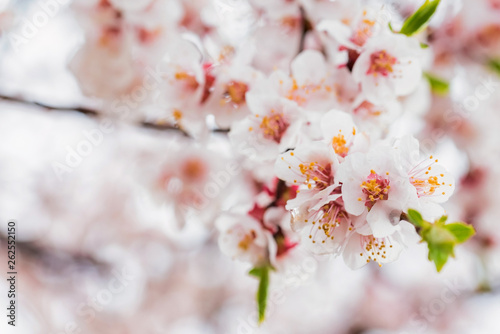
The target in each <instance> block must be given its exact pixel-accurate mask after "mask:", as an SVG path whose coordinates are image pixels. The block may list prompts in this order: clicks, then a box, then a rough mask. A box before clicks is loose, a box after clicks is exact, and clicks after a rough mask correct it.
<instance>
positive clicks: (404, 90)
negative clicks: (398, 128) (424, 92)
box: [352, 33, 422, 104]
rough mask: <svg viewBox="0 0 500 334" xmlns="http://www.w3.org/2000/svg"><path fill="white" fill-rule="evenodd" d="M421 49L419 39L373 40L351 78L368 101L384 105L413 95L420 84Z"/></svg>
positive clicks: (386, 37)
mask: <svg viewBox="0 0 500 334" xmlns="http://www.w3.org/2000/svg"><path fill="white" fill-rule="evenodd" d="M420 54H421V48H420V45H419V43H418V41H417V40H416V39H413V38H409V37H406V36H404V35H400V34H389V33H388V34H382V35H380V36H377V37H376V38H373V39H371V40H370V41H369V42H368V43H367V44H366V46H365V49H364V50H363V52H361V54H360V55H359V57H358V59H357V60H356V63H355V64H354V67H353V71H352V75H353V78H354V80H355V81H356V82H358V83H359V84H360V85H361V88H362V90H363V93H364V94H365V96H366V98H367V100H368V101H370V102H372V103H374V104H381V103H382V102H384V100H391V99H395V98H396V97H398V96H406V95H408V94H410V93H412V92H413V91H414V90H415V89H416V88H417V85H418V83H419V82H420V78H421V76H422V69H421V64H420V60H419V55H420Z"/></svg>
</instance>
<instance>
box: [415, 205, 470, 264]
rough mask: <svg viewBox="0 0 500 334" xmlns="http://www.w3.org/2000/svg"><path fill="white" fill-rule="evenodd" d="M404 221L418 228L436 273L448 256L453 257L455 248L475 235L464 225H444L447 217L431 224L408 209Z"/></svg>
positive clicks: (456, 223) (442, 217)
mask: <svg viewBox="0 0 500 334" xmlns="http://www.w3.org/2000/svg"><path fill="white" fill-rule="evenodd" d="M405 219H407V220H408V221H409V222H410V223H412V224H413V225H415V226H416V227H418V228H417V232H418V234H419V235H420V236H421V237H422V241H425V242H426V243H427V248H428V249H429V260H430V261H432V262H434V264H435V266H436V269H437V271H438V272H439V271H441V269H442V268H443V266H444V265H445V264H446V262H447V261H448V258H449V257H450V256H452V257H454V256H455V253H454V250H455V246H456V245H458V244H461V243H464V242H465V241H467V240H468V239H469V238H470V237H472V236H473V235H474V233H475V231H474V228H473V227H472V226H471V225H467V224H465V223H461V222H455V223H451V224H446V220H447V219H448V216H441V217H440V218H439V219H437V220H436V221H435V222H434V223H433V224H431V223H429V222H427V221H425V220H424V219H423V218H422V215H421V214H420V213H419V212H418V211H416V210H413V209H409V210H408V214H406V217H405Z"/></svg>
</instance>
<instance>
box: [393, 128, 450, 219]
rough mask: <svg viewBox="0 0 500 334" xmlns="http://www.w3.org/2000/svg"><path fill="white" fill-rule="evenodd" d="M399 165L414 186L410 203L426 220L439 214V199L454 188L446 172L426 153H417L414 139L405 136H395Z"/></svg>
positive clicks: (442, 211) (442, 199) (442, 212)
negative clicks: (425, 155) (423, 155)
mask: <svg viewBox="0 0 500 334" xmlns="http://www.w3.org/2000/svg"><path fill="white" fill-rule="evenodd" d="M394 147H395V148H396V150H398V159H400V161H399V165H400V166H401V168H402V170H403V172H404V173H405V174H407V175H408V178H409V181H410V183H411V184H412V185H413V187H414V188H415V190H414V198H413V200H412V204H410V206H411V207H413V208H415V209H417V210H419V211H420V212H421V213H422V214H423V215H424V217H426V218H427V219H429V220H434V219H437V218H439V217H440V216H441V215H443V214H444V210H443V208H442V207H441V206H439V203H443V202H446V201H447V200H448V199H449V198H450V196H451V195H452V194H453V191H454V190H455V181H454V179H453V177H452V176H451V175H450V173H449V172H448V171H447V170H446V169H445V168H444V167H443V166H442V165H439V164H438V162H439V160H438V159H436V157H434V156H432V155H430V156H428V157H421V154H420V151H419V143H418V140H417V139H415V138H413V137H411V136H406V137H403V138H401V139H398V140H396V142H395V143H394Z"/></svg>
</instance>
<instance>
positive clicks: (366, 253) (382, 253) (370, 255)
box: [359, 235, 392, 267]
mask: <svg viewBox="0 0 500 334" xmlns="http://www.w3.org/2000/svg"><path fill="white" fill-rule="evenodd" d="M361 243H362V247H363V252H362V253H360V254H359V255H360V256H361V257H364V258H366V263H369V262H370V261H374V262H377V263H378V265H379V266H380V267H382V264H381V263H380V262H381V261H384V260H385V258H386V254H387V251H386V249H387V245H386V241H385V240H384V239H378V238H374V237H373V236H372V235H368V236H363V237H362V239H361ZM389 248H392V245H389ZM377 257H378V259H377Z"/></svg>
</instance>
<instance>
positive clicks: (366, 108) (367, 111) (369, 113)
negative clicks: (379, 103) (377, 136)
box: [354, 101, 382, 117]
mask: <svg viewBox="0 0 500 334" xmlns="http://www.w3.org/2000/svg"><path fill="white" fill-rule="evenodd" d="M354 113H355V114H359V115H361V116H363V117H377V116H380V115H381V114H382V111H381V110H379V109H378V108H377V107H375V105H374V104H373V103H371V102H368V101H363V103H361V104H360V105H359V106H358V107H357V108H356V109H354Z"/></svg>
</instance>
